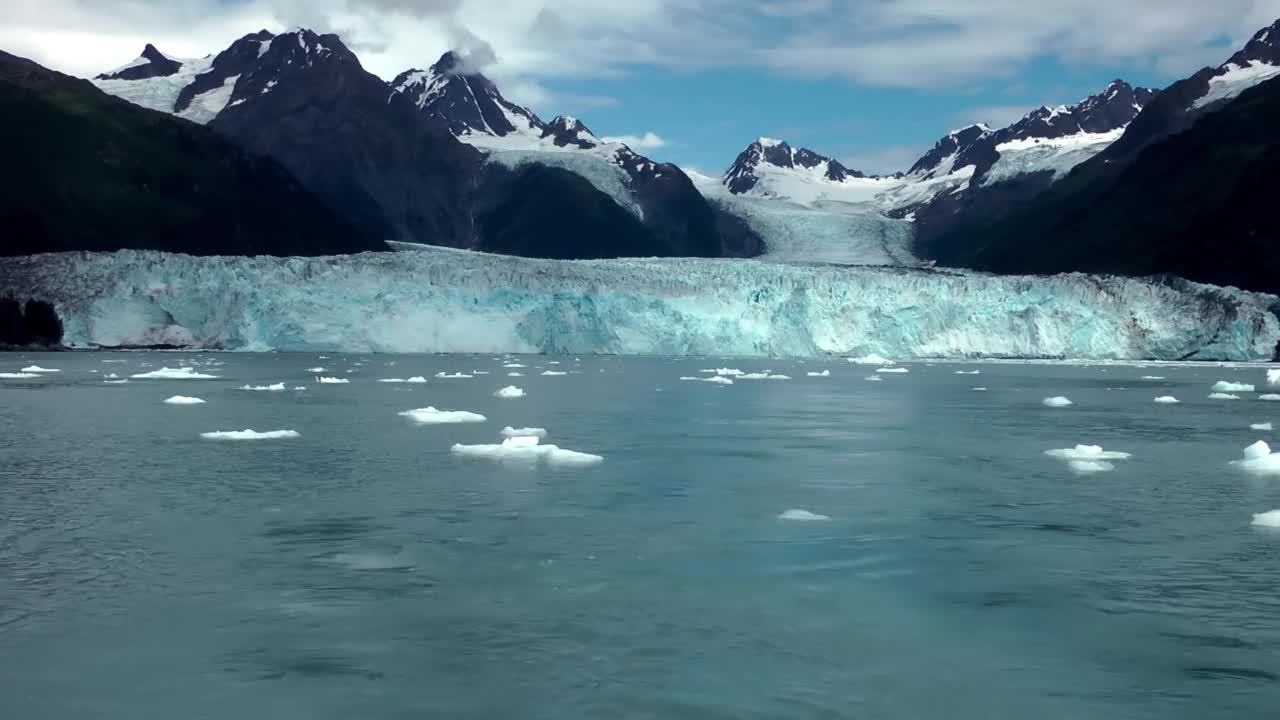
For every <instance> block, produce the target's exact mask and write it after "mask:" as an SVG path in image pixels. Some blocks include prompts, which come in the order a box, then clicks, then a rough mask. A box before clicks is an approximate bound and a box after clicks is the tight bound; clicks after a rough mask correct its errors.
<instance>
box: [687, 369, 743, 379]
mask: <svg viewBox="0 0 1280 720" xmlns="http://www.w3.org/2000/svg"><path fill="white" fill-rule="evenodd" d="M698 372H702V373H711V374H713V375H719V376H721V377H742V376H743V375H746V373H745V372H743V371H741V370H739V369H738V368H707V369H705V370H699V371H698Z"/></svg>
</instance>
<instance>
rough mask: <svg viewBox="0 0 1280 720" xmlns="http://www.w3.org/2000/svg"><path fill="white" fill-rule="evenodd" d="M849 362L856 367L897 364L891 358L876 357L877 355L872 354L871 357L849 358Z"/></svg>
mask: <svg viewBox="0 0 1280 720" xmlns="http://www.w3.org/2000/svg"><path fill="white" fill-rule="evenodd" d="M848 360H849V362H851V363H853V364H854V365H893V364H895V363H894V362H893V361H892V360H890V359H889V358H887V357H884V356H881V355H876V354H875V353H872V354H870V355H863V356H862V357H853V358H848Z"/></svg>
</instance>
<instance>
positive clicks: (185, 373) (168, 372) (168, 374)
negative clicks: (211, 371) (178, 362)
mask: <svg viewBox="0 0 1280 720" xmlns="http://www.w3.org/2000/svg"><path fill="white" fill-rule="evenodd" d="M129 377H131V378H133V379H134V380H216V379H217V378H218V376H217V375H207V374H205V373H200V372H196V370H195V368H190V367H181V368H167V367H162V368H160V369H159V370H152V371H150V372H142V373H137V374H134V375H130V376H129Z"/></svg>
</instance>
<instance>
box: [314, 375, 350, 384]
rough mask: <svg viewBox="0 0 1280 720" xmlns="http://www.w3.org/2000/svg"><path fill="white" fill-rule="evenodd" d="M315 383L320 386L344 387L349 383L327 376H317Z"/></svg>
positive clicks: (342, 379)
mask: <svg viewBox="0 0 1280 720" xmlns="http://www.w3.org/2000/svg"><path fill="white" fill-rule="evenodd" d="M316 382H318V383H320V384H321V385H346V384H347V383H349V382H351V381H350V380H348V379H346V378H340V377H329V376H327V375H317V376H316Z"/></svg>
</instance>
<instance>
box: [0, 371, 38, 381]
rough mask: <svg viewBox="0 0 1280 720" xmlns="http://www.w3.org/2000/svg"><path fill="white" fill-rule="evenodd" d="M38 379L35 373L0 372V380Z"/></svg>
mask: <svg viewBox="0 0 1280 720" xmlns="http://www.w3.org/2000/svg"><path fill="white" fill-rule="evenodd" d="M38 377H40V376H39V375H37V374H35V373H25V372H0V380H30V379H31V378H38Z"/></svg>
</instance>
